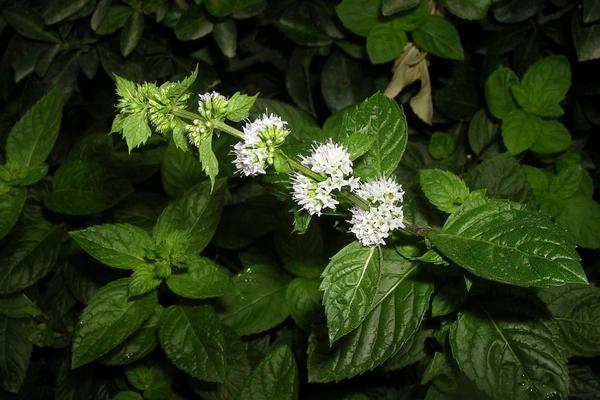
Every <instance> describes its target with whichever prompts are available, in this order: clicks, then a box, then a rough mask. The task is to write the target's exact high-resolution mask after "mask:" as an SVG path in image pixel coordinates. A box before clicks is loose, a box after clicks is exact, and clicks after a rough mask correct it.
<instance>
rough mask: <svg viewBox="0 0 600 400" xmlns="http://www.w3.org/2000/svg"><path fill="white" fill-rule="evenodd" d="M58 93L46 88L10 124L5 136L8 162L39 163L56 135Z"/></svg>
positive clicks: (19, 163) (25, 164)
mask: <svg viewBox="0 0 600 400" xmlns="http://www.w3.org/2000/svg"><path fill="white" fill-rule="evenodd" d="M61 118H62V96H61V94H60V91H59V90H58V89H53V90H51V91H49V92H48V93H47V94H46V95H45V96H44V97H42V98H41V99H40V100H39V101H38V102H37V103H35V104H34V105H33V106H32V107H31V108H30V109H29V110H28V111H27V112H26V113H25V114H24V115H23V116H22V117H21V119H19V121H18V122H17V123H16V124H15V125H14V126H13V128H12V129H11V130H10V133H9V134H8V138H7V139H6V158H7V161H8V162H9V163H11V164H15V165H18V166H20V167H30V166H34V165H38V164H41V163H43V162H44V161H45V160H46V157H48V154H50V151H51V150H52V147H54V142H55V141H56V138H57V137H58V131H59V129H60V120H61Z"/></svg>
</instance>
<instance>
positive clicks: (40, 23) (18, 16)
mask: <svg viewBox="0 0 600 400" xmlns="http://www.w3.org/2000/svg"><path fill="white" fill-rule="evenodd" d="M2 16H3V17H4V19H5V20H6V22H8V24H9V25H10V26H11V27H12V28H13V29H14V30H15V31H17V32H18V33H20V34H21V35H23V36H25V37H26V38H28V39H32V40H41V41H43V42H49V43H61V41H60V38H59V37H58V35H57V34H56V33H54V32H48V31H47V30H46V29H44V28H45V27H44V20H43V19H42V17H41V16H40V15H39V14H37V13H36V12H35V11H34V10H33V9H32V8H21V7H11V8H7V9H4V10H2Z"/></svg>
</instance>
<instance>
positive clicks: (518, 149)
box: [502, 110, 544, 154]
mask: <svg viewBox="0 0 600 400" xmlns="http://www.w3.org/2000/svg"><path fill="white" fill-rule="evenodd" d="M543 125H544V121H543V120H542V119H541V118H539V117H537V116H535V115H533V114H530V113H528V112H526V111H522V110H513V111H511V112H509V113H508V114H507V115H506V117H505V119H504V121H502V139H504V145H505V146H506V148H507V149H508V151H510V153H511V154H519V153H522V152H524V151H525V150H527V149H529V148H530V147H531V146H533V144H534V143H536V142H537V141H538V138H539V137H540V135H542V126H543Z"/></svg>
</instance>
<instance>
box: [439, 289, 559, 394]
mask: <svg viewBox="0 0 600 400" xmlns="http://www.w3.org/2000/svg"><path fill="white" fill-rule="evenodd" d="M502 300H503V301H502V302H501V303H500V301H498V304H492V305H488V304H481V303H480V304H477V305H475V306H473V307H472V308H470V309H468V310H465V311H464V312H462V313H460V314H459V317H458V321H457V322H456V323H455V325H454V326H453V327H452V329H451V331H450V344H451V346H452V354H453V356H454V358H455V360H456V362H457V363H458V366H459V367H460V369H461V370H462V372H464V373H465V375H467V377H469V378H470V379H471V380H473V381H474V382H475V384H476V385H477V386H478V387H479V389H481V390H482V391H483V392H485V393H486V394H487V395H489V396H491V397H492V398H494V399H499V400H500V399H506V398H510V399H515V400H521V399H523V400H525V399H531V398H540V399H543V398H549V397H552V396H557V398H566V397H567V388H568V375H567V370H566V360H565V359H564V358H563V356H562V352H561V351H560V349H559V348H558V347H557V344H556V343H555V341H554V337H553V334H552V330H551V329H550V328H549V327H548V326H547V325H545V324H544V323H542V322H540V321H538V320H536V319H535V317H532V316H530V315H526V316H523V315H522V314H523V311H520V310H523V309H525V310H529V309H531V308H530V307H528V304H523V303H522V302H516V301H514V299H512V298H507V299H502ZM537 311H538V313H541V312H542V311H540V310H537ZM519 314H521V315H519Z"/></svg>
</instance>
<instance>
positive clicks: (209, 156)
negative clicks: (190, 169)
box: [198, 135, 219, 190]
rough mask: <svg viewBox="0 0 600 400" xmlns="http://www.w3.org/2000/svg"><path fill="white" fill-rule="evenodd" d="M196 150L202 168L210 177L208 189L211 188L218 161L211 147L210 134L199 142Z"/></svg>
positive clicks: (214, 180)
mask: <svg viewBox="0 0 600 400" xmlns="http://www.w3.org/2000/svg"><path fill="white" fill-rule="evenodd" d="M198 150H199V155H200V162H201V163H202V170H203V171H204V173H205V174H206V176H208V177H209V178H210V189H211V190H213V189H214V187H215V182H216V178H217V175H218V174H219V161H218V160H217V157H216V156H215V153H214V152H213V149H212V135H209V136H207V137H206V138H204V139H203V140H202V141H201V142H200V147H199V149H198Z"/></svg>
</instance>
